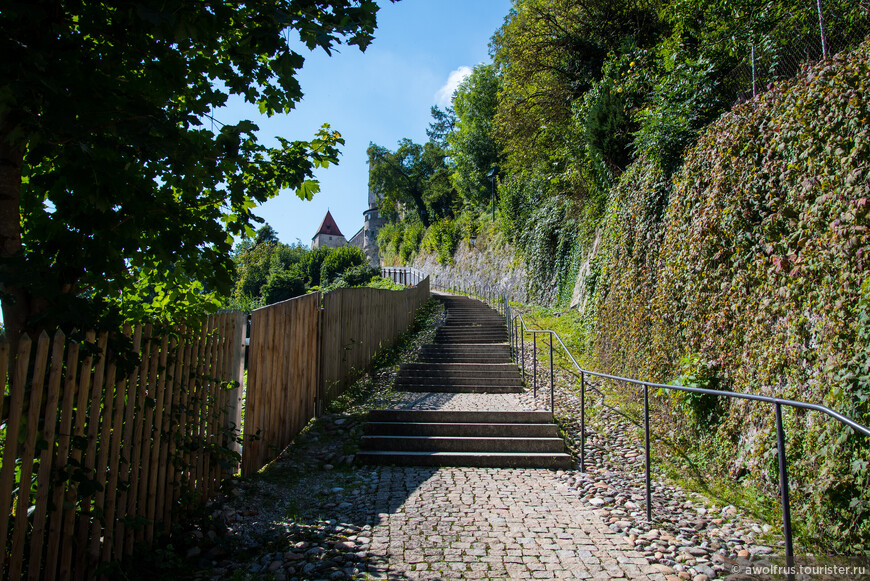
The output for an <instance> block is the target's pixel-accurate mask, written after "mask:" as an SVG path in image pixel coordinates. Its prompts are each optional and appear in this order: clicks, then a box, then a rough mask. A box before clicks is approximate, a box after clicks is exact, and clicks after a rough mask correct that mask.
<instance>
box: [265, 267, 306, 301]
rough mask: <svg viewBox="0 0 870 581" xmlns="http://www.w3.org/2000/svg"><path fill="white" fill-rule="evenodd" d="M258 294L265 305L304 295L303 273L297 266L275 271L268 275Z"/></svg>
mask: <svg viewBox="0 0 870 581" xmlns="http://www.w3.org/2000/svg"><path fill="white" fill-rule="evenodd" d="M260 294H261V296H262V297H263V299H264V301H265V303H266V304H267V305H271V304H272V303H278V302H281V301H286V300H287V299H292V298H293V297H298V296H300V295H304V294H305V279H304V275H303V274H302V272H301V271H300V270H299V269H298V268H294V269H292V270H279V271H275V272H273V273H272V274H271V275H269V280H268V281H267V282H266V284H265V285H264V286H263V288H262V290H261V292H260Z"/></svg>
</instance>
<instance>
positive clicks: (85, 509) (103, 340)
mask: <svg viewBox="0 0 870 581" xmlns="http://www.w3.org/2000/svg"><path fill="white" fill-rule="evenodd" d="M107 341H108V333H102V334H100V337H99V339H98V340H97V349H98V353H97V361H96V364H95V367H94V370H93V379H92V381H91V386H92V387H91V394H90V407H89V409H88V415H87V416H86V417H85V418H84V419H85V421H86V422H87V444H86V446H85V450H84V452H83V454H82V457H83V462H82V464H83V467H84V472H85V474H86V475H87V476H88V477H91V478H93V479H94V480H95V481H96V482H97V483H98V484H105V481H103V477H101V476H100V474H99V473H98V472H96V473H95V472H94V467H95V465H96V455H97V435H98V434H99V432H100V408H101V405H102V400H103V384H104V381H105V375H104V374H105V371H106V344H107ZM85 371H86V372H90V369H89V368H86V369H85ZM92 504H93V495H88V497H86V498H84V499H82V500H81V506H82V508H81V510H79V512H78V514H77V515H76V525H75V526H76V538H77V541H76V543H75V546H76V551H75V557H74V560H73V563H72V573H73V576H74V577H75V578H76V579H85V578H86V577H87V574H86V572H87V570H88V563H87V560H86V550H87V548H88V532H89V530H90V528H91V527H90V525H91V523H90V520H91V518H92V515H93V510H92V508H91V506H92Z"/></svg>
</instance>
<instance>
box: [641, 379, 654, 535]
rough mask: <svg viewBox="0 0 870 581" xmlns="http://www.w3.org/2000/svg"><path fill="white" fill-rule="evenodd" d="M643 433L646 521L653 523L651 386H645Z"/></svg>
mask: <svg viewBox="0 0 870 581" xmlns="http://www.w3.org/2000/svg"><path fill="white" fill-rule="evenodd" d="M643 431H644V444H645V446H646V520H647V522H652V486H651V483H650V477H649V464H650V458H649V384H647V383H644V384H643Z"/></svg>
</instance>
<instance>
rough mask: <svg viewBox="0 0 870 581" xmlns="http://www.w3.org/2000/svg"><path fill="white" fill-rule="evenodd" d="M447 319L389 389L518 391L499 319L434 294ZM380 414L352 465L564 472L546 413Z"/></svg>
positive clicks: (474, 303) (561, 449)
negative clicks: (540, 469)
mask: <svg viewBox="0 0 870 581" xmlns="http://www.w3.org/2000/svg"><path fill="white" fill-rule="evenodd" d="M435 296H436V298H438V299H439V300H441V301H442V302H443V303H444V305H445V307H446V310H447V319H446V322H445V323H444V325H443V326H442V327H439V328H438V329H437V330H436V332H435V343H434V344H429V345H425V346H424V347H423V349H422V352H421V354H420V358H419V361H418V362H416V363H405V364H403V365H402V366H401V367H400V369H399V373H398V375H397V377H396V389H397V390H398V391H408V392H428V393H433V392H435V393H448V394H455V393H472V394H478V395H480V397H481V402H485V401H486V395H487V394H505V393H508V394H509V393H520V392H521V391H522V390H523V384H522V378H521V376H520V372H519V369H518V368H517V366H516V365H515V364H514V363H513V362H512V361H511V356H510V347H509V345H508V342H507V341H508V336H507V328H506V326H505V321H504V319H503V318H502V317H501V315H499V314H498V312H496V311H495V310H493V309H491V308H490V307H488V306H487V305H485V304H484V303H482V302H480V301H478V300H475V299H471V298H467V297H459V296H453V295H446V294H436V295H435ZM482 407H483V409H475V410H466V411H461V410H414V409H386V410H377V411H373V412H371V413H370V414H369V417H368V422H367V424H366V427H365V435H364V436H363V437H362V440H361V442H360V451H359V452H358V454H357V461H358V462H360V463H364V464H392V465H404V466H414V465H416V466H483V467H505V468H509V467H514V468H554V469H565V468H570V467H571V457H570V456H569V455H568V454H567V453H566V449H565V442H564V441H563V440H562V438H561V437H560V435H559V430H558V428H557V426H556V424H555V422H554V420H553V415H552V413H550V412H547V411H501V410H499V411H496V410H492V411H489V410H487V409H486V405H485V404H484V405H483V406H482Z"/></svg>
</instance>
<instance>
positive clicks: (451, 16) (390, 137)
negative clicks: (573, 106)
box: [216, 0, 511, 245]
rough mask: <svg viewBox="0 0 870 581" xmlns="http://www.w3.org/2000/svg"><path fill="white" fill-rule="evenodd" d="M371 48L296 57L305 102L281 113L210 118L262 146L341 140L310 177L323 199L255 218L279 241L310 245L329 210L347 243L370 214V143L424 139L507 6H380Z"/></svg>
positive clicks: (436, 2)
mask: <svg viewBox="0 0 870 581" xmlns="http://www.w3.org/2000/svg"><path fill="white" fill-rule="evenodd" d="M379 4H380V6H381V9H380V11H379V12H378V29H377V30H376V31H375V39H374V42H373V43H372V44H371V45H370V46H369V47H368V49H366V52H365V53H361V52H360V51H359V50H358V49H357V48H356V47H348V46H341V47H339V51H340V52H339V53H336V52H333V54H332V56H331V57H329V56H326V54H325V53H323V52H322V51H320V52H308V51H307V50H304V51H302V55H303V56H304V57H305V66H304V67H303V69H302V70H301V72H300V74H299V76H298V79H299V82H300V84H301V85H302V91H303V92H304V94H305V96H304V98H303V100H302V102H301V103H299V105H298V106H297V107H296V109H295V110H293V111H291V112H290V113H289V114H288V115H280V116H279V115H276V116H273V117H271V118H268V117H264V116H260V115H259V112H258V111H257V109H256V107H254V106H247V105H245V104H243V103H242V104H239V103H235V104H232V105H231V106H230V107H228V108H226V109H225V110H221V111H217V112H216V118H217V119H218V120H220V121H222V122H224V123H228V122H234V121H236V120H238V119H251V120H252V121H254V122H255V123H257V125H259V127H260V132H259V137H260V140H261V141H262V142H263V143H265V144H267V145H275V144H276V142H275V140H274V137H275V136H276V135H277V136H281V137H284V138H286V139H290V140H294V139H310V138H311V137H313V136H314V134H315V133H316V132H317V130H318V129H319V128H320V126H321V125H322V124H323V123H329V124H330V125H331V127H332V128H333V129H335V130H337V131H339V132H340V133H341V134H342V137H344V139H345V145H344V147H342V155H341V158H340V162H339V165H337V166H331V167H329V168H327V169H325V170H320V171H318V173H317V178H318V179H319V180H320V184H321V191H320V193H319V194H317V195H315V197H314V199H313V200H311V201H304V200H300V199H299V198H297V197H296V194H295V193H294V192H292V191H284V192H282V193H281V194H280V195H279V196H278V197H276V198H274V199H272V200H270V201H268V202H267V203H265V204H263V205H262V206H260V207H259V208H258V209H257V210H256V211H255V212H256V214H257V215H258V216H260V217H262V218H264V219H265V220H266V221H267V222H268V223H269V224H271V225H272V227H273V228H274V229H275V230H276V231H277V232H278V237H279V238H280V239H281V241H282V242H286V243H294V242H296V239H297V238H298V239H300V240H301V241H302V243H303V244H305V245H310V244H311V238H312V236H314V233H315V231H316V230H317V228H318V226H320V222H321V221H322V220H323V216H324V215H325V214H326V211H327V209H329V210H330V211H331V212H332V215H333V217H334V218H335V221H336V222H337V223H338V227H339V228H340V229H341V231H342V233H343V234H344V235H345V236H346V237H347V238H350V237H351V236H353V235H354V234H355V233H356V231H357V230H359V229H360V228H361V227H362V224H363V215H362V213H363V211H364V210H365V209H366V208H367V207H368V165H367V156H366V149H367V148H368V145H369V143H370V142H374V143H377V144H378V145H383V146H385V147H387V148H389V149H395V148H396V144H397V142H398V140H399V139H401V138H403V137H407V138H409V139H412V140H413V141H416V142H418V143H422V142H424V141H426V139H427V138H426V128H427V127H428V125H429V121H430V119H431V118H430V114H429V109H430V108H431V107H432V105H436V104H439V105H445V104H449V97H450V94H452V90H451V89H450V88H446V87H450V86H452V85H450V84H449V81H451V80H452V81H453V82H454V83H455V82H456V81H457V80H458V78H460V77H461V72H462V71H465V70H468V71H470V68H471V67H473V66H474V65H476V64H478V63H481V62H489V60H490V59H489V39H490V37H491V36H492V34H493V33H494V32H495V31H496V29H497V28H498V27H500V26H501V25H502V23H503V22H504V17H505V16H506V15H507V13H508V11H509V10H510V5H511V2H510V0H402V1H401V2H398V3H396V4H392V3H390V2H389V1H387V0H383V1H382V2H379Z"/></svg>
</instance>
